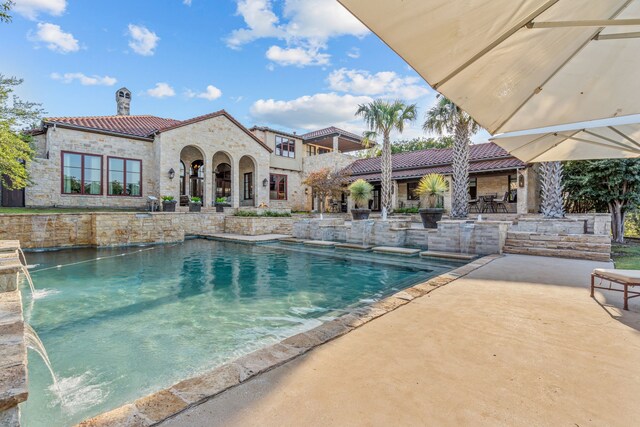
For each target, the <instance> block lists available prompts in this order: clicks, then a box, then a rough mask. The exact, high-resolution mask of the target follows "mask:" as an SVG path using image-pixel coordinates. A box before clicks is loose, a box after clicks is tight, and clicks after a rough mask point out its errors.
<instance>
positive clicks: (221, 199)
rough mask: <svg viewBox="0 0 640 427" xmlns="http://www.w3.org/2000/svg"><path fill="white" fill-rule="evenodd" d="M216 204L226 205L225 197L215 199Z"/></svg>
mask: <svg viewBox="0 0 640 427" xmlns="http://www.w3.org/2000/svg"><path fill="white" fill-rule="evenodd" d="M216 203H227V198H226V197H216Z"/></svg>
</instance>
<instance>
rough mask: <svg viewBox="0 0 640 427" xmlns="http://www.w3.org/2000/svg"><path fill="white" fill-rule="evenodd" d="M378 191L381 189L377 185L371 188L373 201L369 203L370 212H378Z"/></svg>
mask: <svg viewBox="0 0 640 427" xmlns="http://www.w3.org/2000/svg"><path fill="white" fill-rule="evenodd" d="M380 191H381V188H380V186H379V185H376V186H374V187H373V200H370V201H369V206H370V207H371V208H370V209H371V210H372V211H379V210H380Z"/></svg>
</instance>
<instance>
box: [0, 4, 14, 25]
mask: <svg viewBox="0 0 640 427" xmlns="http://www.w3.org/2000/svg"><path fill="white" fill-rule="evenodd" d="M13 5H14V3H13V1H11V0H5V1H3V2H2V3H0V22H6V23H9V22H11V19H12V17H11V15H10V14H9V12H10V11H11V8H12V7H13Z"/></svg>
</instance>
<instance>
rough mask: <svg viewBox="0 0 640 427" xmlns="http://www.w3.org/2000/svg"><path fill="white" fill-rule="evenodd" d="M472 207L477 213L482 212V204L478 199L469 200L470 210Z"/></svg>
mask: <svg viewBox="0 0 640 427" xmlns="http://www.w3.org/2000/svg"><path fill="white" fill-rule="evenodd" d="M471 209H475V210H476V213H480V205H479V202H478V199H471V200H469V212H471Z"/></svg>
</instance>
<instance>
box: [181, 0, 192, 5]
mask: <svg viewBox="0 0 640 427" xmlns="http://www.w3.org/2000/svg"><path fill="white" fill-rule="evenodd" d="M182 4H186V5H187V6H191V0H182Z"/></svg>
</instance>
